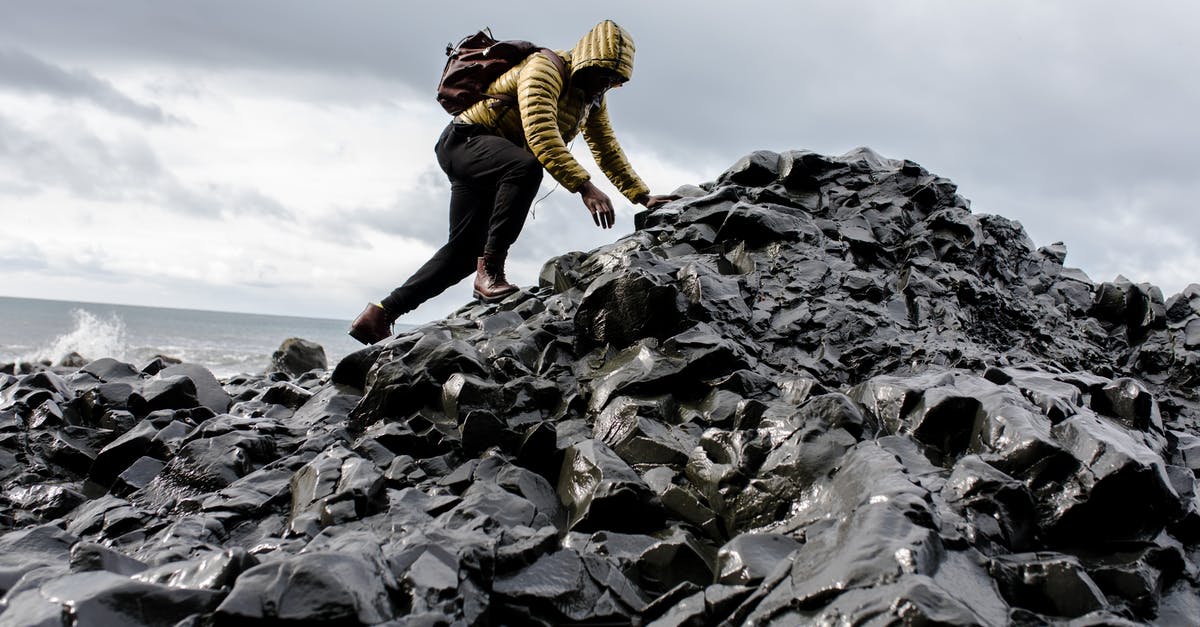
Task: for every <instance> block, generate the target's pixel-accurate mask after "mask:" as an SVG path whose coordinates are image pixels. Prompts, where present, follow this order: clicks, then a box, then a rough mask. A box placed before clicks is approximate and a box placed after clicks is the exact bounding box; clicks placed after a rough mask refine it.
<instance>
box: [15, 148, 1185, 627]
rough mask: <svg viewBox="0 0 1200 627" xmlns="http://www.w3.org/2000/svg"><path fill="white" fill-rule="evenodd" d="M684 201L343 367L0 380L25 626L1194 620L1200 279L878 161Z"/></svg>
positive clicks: (820, 167) (721, 185) (113, 369)
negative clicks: (1028, 224)
mask: <svg viewBox="0 0 1200 627" xmlns="http://www.w3.org/2000/svg"><path fill="white" fill-rule="evenodd" d="M678 193H679V195H680V196H681V198H680V199H679V200H677V201H674V202H671V203H668V204H666V205H663V206H660V207H658V208H657V209H656V210H654V211H644V212H641V213H639V214H638V215H637V216H636V220H635V223H636V225H637V228H636V231H635V232H634V233H632V234H630V235H628V236H626V237H624V238H622V239H620V240H618V241H616V242H614V243H612V244H610V245H607V246H604V247H601V248H599V249H597V250H594V251H591V252H587V253H584V252H569V253H566V254H563V255H562V256H559V257H556V258H554V259H551V260H549V261H548V262H547V263H546V264H545V266H544V267H543V269H542V272H541V275H540V277H539V285H538V286H536V287H531V288H530V289H527V290H523V291H521V292H519V293H517V294H514V295H512V296H510V297H508V298H506V299H505V300H503V301H502V302H500V303H492V304H479V303H470V304H468V305H466V306H464V307H463V308H462V309H460V310H459V311H457V312H456V313H454V314H453V315H452V316H450V317H448V318H446V319H444V320H439V321H436V322H433V323H430V324H428V325H425V326H422V327H420V328H417V329H415V330H412V331H409V332H407V333H404V334H401V335H399V336H397V337H394V338H391V339H390V340H389V341H388V342H387V343H386V344H384V345H379V346H373V347H368V348H366V349H363V350H361V351H359V352H357V353H355V354H352V355H350V356H348V357H346V358H345V359H343V360H342V362H341V363H339V364H337V366H336V367H335V368H334V369H333V370H332V371H330V370H328V369H327V367H326V364H325V363H324V357H323V351H321V350H319V347H314V346H311V345H309V344H307V343H302V342H292V345H291V346H290V347H287V346H285V347H281V351H280V354H279V358H278V363H277V364H276V365H275V366H274V371H272V372H270V373H267V374H261V375H244V376H238V377H233V378H230V379H226V380H224V381H218V380H217V379H216V378H215V377H212V375H211V374H210V373H208V372H207V371H206V370H204V369H203V368H199V367H197V366H194V365H189V364H168V363H167V362H166V361H162V362H160V363H153V364H151V365H148V366H147V367H146V368H144V369H142V370H141V371H139V370H138V369H136V368H134V367H133V366H132V365H129V364H125V363H122V362H119V361H116V360H113V359H107V358H104V359H97V360H95V361H92V362H90V363H88V364H86V365H84V366H83V367H82V368H79V369H78V370H75V371H72V370H71V369H70V368H65V367H58V368H55V367H50V366H49V365H28V366H23V367H22V368H20V369H18V368H15V367H14V368H12V369H11V371H9V370H6V374H0V594H3V595H4V596H3V598H2V600H0V622H3V623H6V624H26V623H28V624H75V623H78V624H88V623H89V622H94V623H103V622H105V621H109V622H112V621H116V620H117V619H116V618H114V616H117V615H118V614H119V616H120V620H121V622H122V624H191V625H207V624H216V625H221V624H229V625H236V624H247V623H250V622H255V623H264V624H280V625H282V624H317V623H321V624H347V625H358V624H380V623H387V624H400V625H418V624H419V625H426V624H429V625H434V624H474V625H485V624H535V625H537V624H541V625H551V624H563V623H591V624H629V625H635V624H656V625H683V624H689V625H696V624H743V623H751V624H814V623H815V624H893V623H894V624H927V623H928V624H981V625H1003V624H1017V625H1035V624H1038V625H1040V624H1057V623H1064V624H1074V625H1100V624H1103V625H1123V624H1147V623H1150V624H1172V625H1173V624H1188V623H1189V622H1194V620H1195V616H1197V614H1198V613H1200V601H1198V599H1200V576H1198V575H1197V573H1200V557H1198V556H1200V491H1198V490H1197V479H1196V478H1197V475H1198V474H1200V396H1198V394H1197V388H1196V382H1197V381H1200V285H1193V286H1191V287H1189V288H1188V289H1187V290H1185V291H1184V292H1182V293H1180V294H1177V295H1174V296H1172V297H1170V298H1164V297H1163V294H1162V293H1161V291H1160V290H1158V288H1156V287H1154V286H1152V285H1148V284H1137V283H1133V282H1132V281H1129V280H1128V279H1125V278H1123V277H1116V278H1115V279H1114V280H1113V281H1111V282H1106V283H1100V284H1096V283H1093V281H1092V280H1091V279H1090V278H1089V277H1088V276H1087V275H1086V274H1084V273H1083V272H1082V271H1080V270H1078V269H1074V268H1070V267H1067V266H1065V265H1064V263H1065V262H1066V259H1067V252H1066V247H1065V246H1064V245H1063V244H1061V243H1055V244H1051V245H1049V246H1044V247H1041V248H1038V247H1035V246H1034V244H1033V243H1032V242H1031V241H1030V240H1029V238H1028V237H1027V236H1026V235H1025V233H1024V231H1023V230H1022V228H1021V226H1020V225H1019V224H1017V223H1016V222H1013V221H1011V220H1007V219H1005V218H1003V217H1000V216H994V215H983V214H975V213H972V212H971V210H970V207H969V203H968V202H967V201H966V200H965V199H964V198H962V197H961V196H959V195H958V193H957V188H956V187H955V186H954V184H953V183H951V182H950V181H948V180H946V179H944V178H941V177H938V176H936V175H933V174H930V173H929V172H927V171H925V170H924V169H923V168H921V167H920V166H919V165H917V164H915V163H912V162H910V161H895V160H890V159H885V158H883V157H880V156H879V155H877V154H875V153H873V152H871V151H869V150H867V149H859V150H855V151H852V152H850V153H848V154H846V155H842V156H839V157H830V156H825V155H819V154H815V153H811V152H805V151H792V152H784V153H774V152H770V151H757V152H755V153H753V154H751V155H748V156H747V157H746V158H744V159H742V160H740V161H739V162H738V163H737V164H735V165H734V166H733V167H732V168H730V170H729V171H727V172H725V173H723V174H722V175H720V176H719V177H718V178H717V180H716V181H715V182H711V183H704V184H702V185H700V186H687V187H683V188H680V189H679V190H678ZM284 349H287V350H284ZM18 371H19V372H18ZM9 372H11V373H9Z"/></svg>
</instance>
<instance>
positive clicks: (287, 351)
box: [271, 337, 327, 377]
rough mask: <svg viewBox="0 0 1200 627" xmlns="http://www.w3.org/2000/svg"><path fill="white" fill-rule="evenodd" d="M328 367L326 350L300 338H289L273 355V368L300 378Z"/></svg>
mask: <svg viewBox="0 0 1200 627" xmlns="http://www.w3.org/2000/svg"><path fill="white" fill-rule="evenodd" d="M326 366H327V361H326V360H325V349H324V348H323V347H322V346H321V345H320V344H317V343H316V342H311V341H309V340H305V339H301V338H298V337H292V338H288V339H286V340H284V341H283V343H282V344H280V345H279V348H278V349H277V350H276V351H275V352H274V353H273V354H272V355H271V367H272V368H274V369H276V370H278V371H280V372H285V373H287V374H289V375H291V376H293V377H298V376H300V375H302V374H304V373H306V372H308V371H310V370H314V369H320V370H324V369H325V368H326Z"/></svg>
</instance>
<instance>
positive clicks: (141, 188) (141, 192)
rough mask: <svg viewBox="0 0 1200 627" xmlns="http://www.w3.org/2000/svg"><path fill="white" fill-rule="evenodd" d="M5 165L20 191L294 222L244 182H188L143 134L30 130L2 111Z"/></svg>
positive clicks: (73, 127)
mask: <svg viewBox="0 0 1200 627" xmlns="http://www.w3.org/2000/svg"><path fill="white" fill-rule="evenodd" d="M0 166H2V167H3V171H4V172H5V173H6V174H7V175H8V176H10V177H12V178H13V182H12V183H11V184H9V185H7V186H8V187H13V188H15V189H16V190H17V191H18V192H19V193H21V195H29V194H32V193H35V192H36V191H38V190H42V189H65V190H67V191H69V192H71V193H72V194H74V195H76V196H79V197H81V198H87V199H93V200H102V201H110V202H122V201H142V202H149V203H152V204H155V205H157V206H159V207H161V208H163V209H166V210H168V211H176V212H181V213H186V214H190V215H196V216H202V217H208V218H214V219H216V218H221V217H223V216H226V217H227V216H260V217H267V218H280V219H284V220H292V219H294V214H293V212H292V211H291V210H290V209H288V208H287V207H285V206H284V205H282V204H281V203H280V202H279V201H277V200H275V199H273V198H270V197H268V196H266V195H264V194H262V193H261V192H259V191H257V190H254V189H248V188H244V187H238V186H232V185H225V184H207V185H201V186H197V187H189V186H188V185H185V184H184V183H182V182H180V181H179V180H178V179H177V178H176V177H175V176H174V175H173V174H172V173H171V172H170V171H169V170H167V169H166V167H165V166H164V165H163V164H162V161H161V160H160V159H159V157H158V155H157V154H155V152H154V149H153V148H152V147H151V146H150V145H149V144H148V143H146V141H145V140H144V139H142V138H140V137H138V136H125V137H122V138H121V139H119V140H116V141H108V140H105V139H103V138H100V137H99V136H97V135H96V134H94V133H93V132H92V131H91V130H90V129H88V128H87V127H86V126H85V125H83V124H82V123H79V122H77V121H70V120H60V121H59V124H58V126H56V127H55V128H54V129H53V132H46V129H37V130H32V129H27V128H25V127H23V126H21V125H18V124H17V123H15V122H13V121H11V120H9V119H8V118H6V117H4V116H3V115H0Z"/></svg>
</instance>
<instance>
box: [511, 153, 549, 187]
mask: <svg viewBox="0 0 1200 627" xmlns="http://www.w3.org/2000/svg"><path fill="white" fill-rule="evenodd" d="M545 171H546V170H545V169H544V168H542V164H541V162H539V161H538V160H537V158H536V157H534V156H533V155H530V156H529V158H528V159H523V160H521V161H520V162H518V163H517V164H515V165H514V166H513V169H512V176H513V179H514V180H517V181H520V182H521V184H522V185H528V186H531V187H537V186H538V185H541V184H542V174H543V173H544V172H545Z"/></svg>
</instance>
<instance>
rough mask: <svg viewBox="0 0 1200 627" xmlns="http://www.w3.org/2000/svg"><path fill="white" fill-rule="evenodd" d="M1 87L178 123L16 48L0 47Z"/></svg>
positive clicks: (99, 81) (90, 77) (81, 72)
mask: <svg viewBox="0 0 1200 627" xmlns="http://www.w3.org/2000/svg"><path fill="white" fill-rule="evenodd" d="M0 86H5V87H9V88H15V89H21V90H26V91H33V92H40V93H45V94H50V95H52V96H55V97H58V98H63V99H66V100H83V101H86V102H90V103H91V104H93V105H95V106H97V107H100V108H102V109H105V110H107V111H109V112H111V113H116V114H118V115H123V116H128V117H131V118H135V119H138V120H142V121H145V122H151V123H155V124H166V123H178V122H179V120H178V119H176V118H174V117H173V116H170V115H168V114H167V113H165V112H164V111H163V110H162V109H160V108H159V107H157V106H155V105H150V104H144V103H141V102H138V101H137V100H135V99H133V98H131V97H129V96H127V95H126V94H124V93H122V92H121V91H120V90H118V89H117V88H116V87H113V85H112V84H111V83H109V82H108V81H105V80H103V79H101V78H98V77H97V76H96V75H94V74H92V73H90V72H87V71H84V70H66V69H63V68H61V67H59V66H57V65H52V64H50V63H47V62H45V61H43V60H41V59H39V58H37V57H35V56H33V55H31V54H28V53H26V52H24V51H22V50H19V49H16V48H0Z"/></svg>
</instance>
